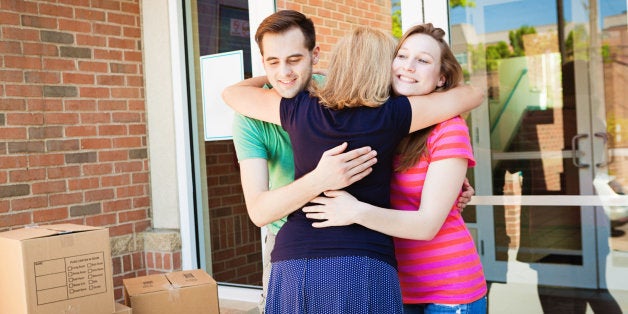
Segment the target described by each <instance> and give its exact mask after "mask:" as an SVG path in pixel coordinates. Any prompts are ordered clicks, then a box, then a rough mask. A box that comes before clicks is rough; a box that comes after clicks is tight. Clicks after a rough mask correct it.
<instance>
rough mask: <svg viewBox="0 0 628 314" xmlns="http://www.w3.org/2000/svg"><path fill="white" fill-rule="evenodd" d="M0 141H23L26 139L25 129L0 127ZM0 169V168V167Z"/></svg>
mask: <svg viewBox="0 0 628 314" xmlns="http://www.w3.org/2000/svg"><path fill="white" fill-rule="evenodd" d="M0 139H5V140H9V139H12V140H25V139H26V128H23V127H21V128H7V127H0ZM0 168H2V167H1V166H0Z"/></svg>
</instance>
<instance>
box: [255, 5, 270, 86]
mask: <svg viewBox="0 0 628 314" xmlns="http://www.w3.org/2000/svg"><path fill="white" fill-rule="evenodd" d="M273 13H275V1H272V0H263V1H260V0H249V30H250V33H251V67H252V70H253V76H259V75H264V74H265V73H266V71H264V67H263V64H262V55H261V54H260V52H259V47H258V46H257V43H256V42H255V32H256V31H257V28H258V27H259V25H260V23H262V21H263V20H264V19H265V18H266V17H267V16H269V15H271V14H273Z"/></svg>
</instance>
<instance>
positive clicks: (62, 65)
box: [44, 58, 76, 71]
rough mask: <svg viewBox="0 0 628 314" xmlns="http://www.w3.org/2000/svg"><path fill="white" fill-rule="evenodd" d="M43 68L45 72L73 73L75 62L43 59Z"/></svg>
mask: <svg viewBox="0 0 628 314" xmlns="http://www.w3.org/2000/svg"><path fill="white" fill-rule="evenodd" d="M44 68H45V69H46V70H62V71H75V70H76V62H75V61H74V60H68V59H53V58H45V59H44Z"/></svg>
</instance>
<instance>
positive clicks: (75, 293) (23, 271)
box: [0, 224, 115, 314]
mask: <svg viewBox="0 0 628 314" xmlns="http://www.w3.org/2000/svg"><path fill="white" fill-rule="evenodd" d="M0 252H1V253H0V254H2V257H1V258H0V300H2V301H0V313H10V314H22V313H28V314H35V313H42V314H50V313H63V314H83V313H89V314H92V313H93V314H101V313H102V314H111V313H113V312H114V303H115V302H114V297H113V282H112V281H113V279H112V275H111V249H110V246H109V230H107V229H105V228H97V227H90V226H83V225H75V224H59V225H47V226H36V227H28V228H23V229H16V230H11V231H6V232H3V233H0Z"/></svg>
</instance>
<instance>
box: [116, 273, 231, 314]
mask: <svg viewBox="0 0 628 314" xmlns="http://www.w3.org/2000/svg"><path fill="white" fill-rule="evenodd" d="M123 284H124V300H125V303H126V305H128V306H130V307H131V308H132V309H133V314H162V313H163V314H170V313H186V314H201V313H202V314H205V313H215V314H218V313H219V306H218V286H217V285H216V281H215V280H214V278H212V277H211V276H210V275H209V274H207V273H206V272H205V271H203V270H201V269H196V270H186V271H178V272H172V273H168V274H157V275H148V276H143V277H136V278H129V279H124V280H123Z"/></svg>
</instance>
